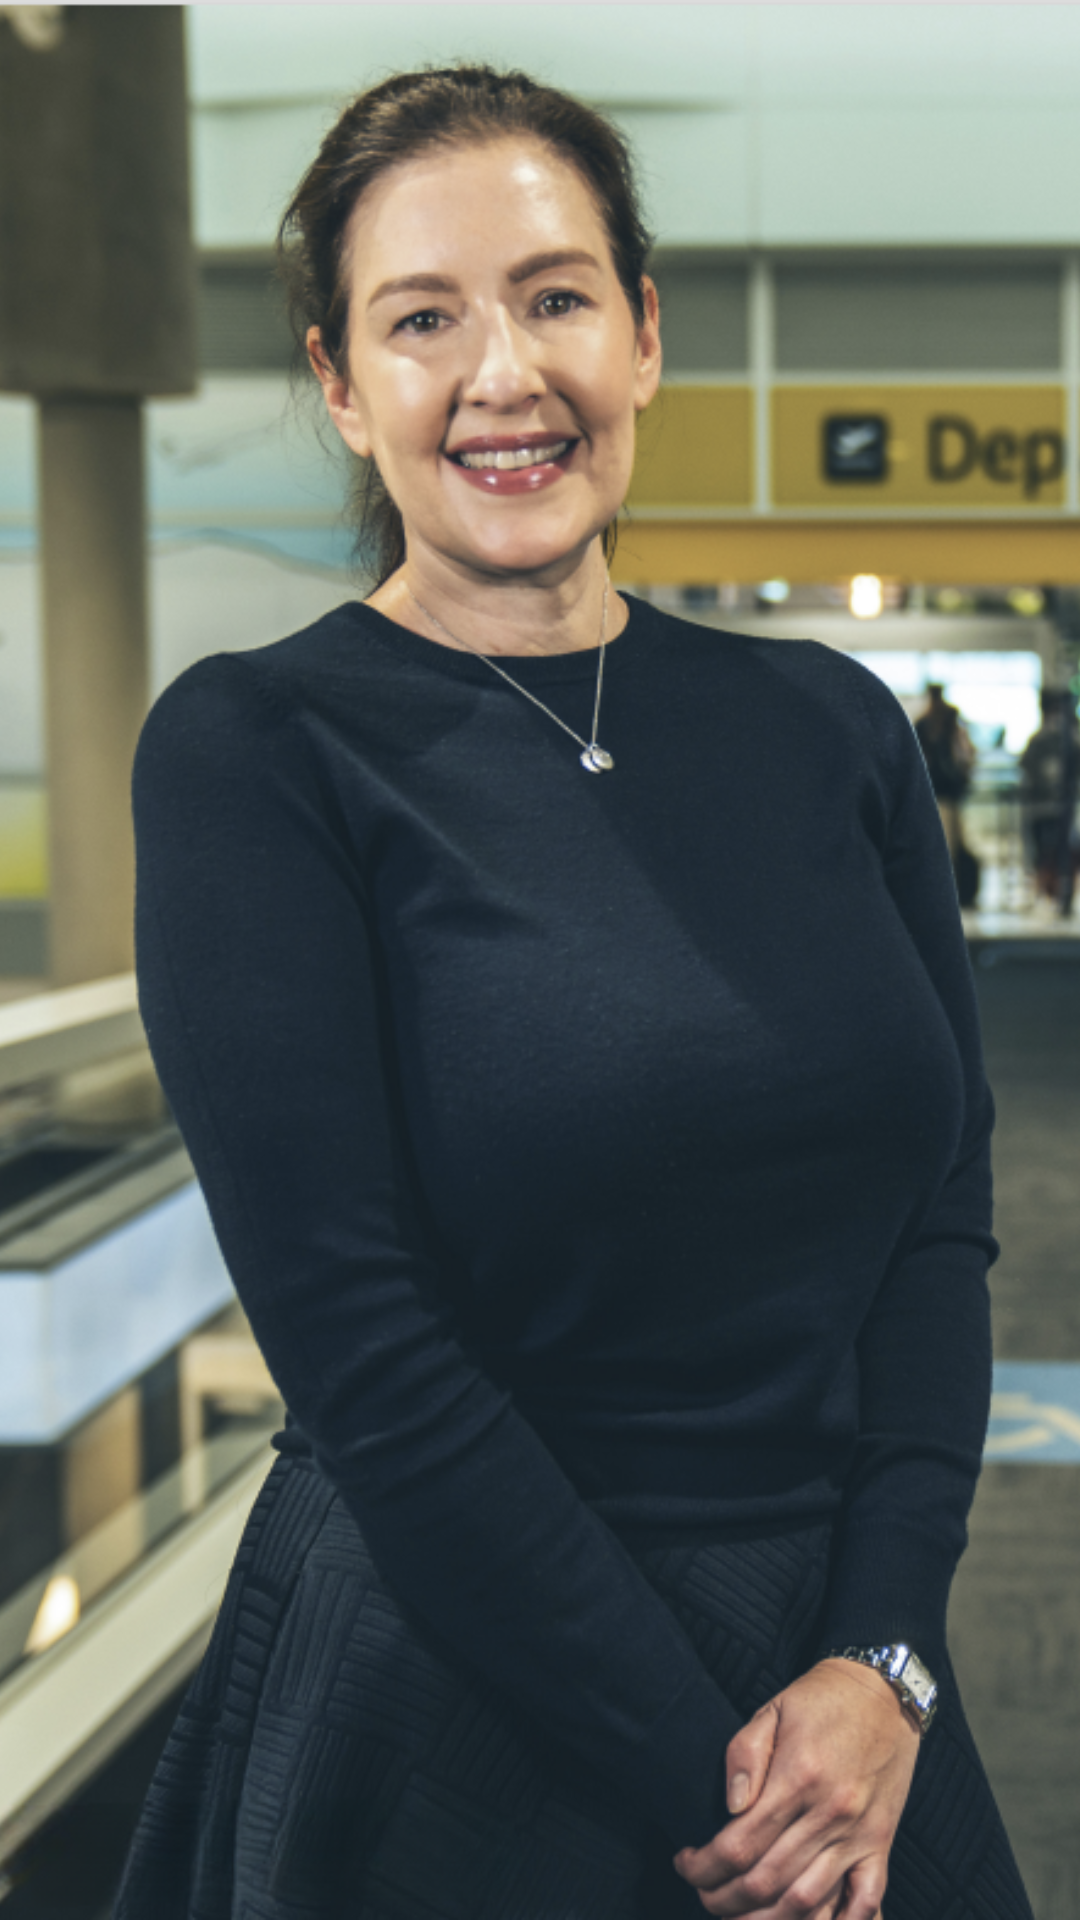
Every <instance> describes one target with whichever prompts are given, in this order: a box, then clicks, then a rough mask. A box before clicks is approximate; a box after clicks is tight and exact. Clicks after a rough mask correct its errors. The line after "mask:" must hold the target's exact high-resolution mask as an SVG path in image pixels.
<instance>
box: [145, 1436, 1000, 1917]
mask: <svg viewBox="0 0 1080 1920" xmlns="http://www.w3.org/2000/svg"><path fill="white" fill-rule="evenodd" d="M829 1539H830V1530H829V1529H828V1528H827V1527H821V1526H817V1527H811V1528H808V1529H805V1530H803V1531H800V1532H792V1533H784V1534H779V1535H774V1536H770V1537H769V1538H767V1539H760V1538H754V1539H743V1540H725V1541H723V1542H720V1543H716V1542H713V1543H711V1544H707V1545H702V1544H701V1542H700V1539H699V1540H698V1541H697V1542H694V1541H689V1540H688V1541H685V1542H683V1543H679V1542H678V1541H675V1542H667V1543H666V1544H664V1545H663V1546H656V1545H638V1546H636V1547H635V1546H633V1545H632V1544H631V1551H632V1552H634V1554H635V1558H636V1559H637V1561H638V1564H639V1565H640V1566H641V1568H642V1571H643V1572H644V1573H645V1575H646V1577H647V1578H648V1579H649V1580H650V1581H651V1582H652V1584H653V1585H654V1586H655V1587H656V1588H657V1589H658V1591H659V1592H660V1593H661V1594H662V1595H663V1596H664V1598H665V1599H666V1601H667V1602H668V1604H669V1605H670V1606H671V1608H672V1610H673V1612H674V1613H675V1614H676V1615H677V1616H678V1618H679V1619H680V1621H681V1622H682V1624H683V1626H684V1627H685V1629H686V1631H687V1632H688V1634H689V1635H690V1637H691V1639H692V1640H693V1642H694V1644H695V1646H696V1647H697V1650H698V1652H699V1655H700V1657H701V1659H702V1660H703V1661H704V1663H705V1665H706V1666H707V1667H708V1668H709V1670H710V1671H711V1672H712V1674H713V1675H714V1677H715V1678H716V1680H717V1681H718V1683H719V1684H720V1686H721V1687H723V1689H724V1690H725V1692H726V1693H727V1694H728V1696H729V1698H730V1699H731V1700H732V1701H733V1702H734V1703H735V1705H736V1706H737V1707H738V1709H739V1710H740V1712H742V1713H743V1714H744V1715H746V1716H747V1717H749V1715H750V1714H752V1713H754V1712H755V1711H756V1710H757V1708H758V1707H759V1706H761V1705H762V1704H763V1703H764V1702H765V1701H766V1700H767V1699H769V1698H770V1697H771V1696H772V1695H773V1694H774V1693H776V1692H778V1691H779V1689H780V1688H781V1687H783V1686H785V1685H786V1684H787V1683H788V1682H789V1681H790V1680H791V1679H793V1678H794V1677H795V1676H796V1675H797V1674H798V1673H799V1672H801V1671H804V1670H805V1666H806V1664H807V1653H808V1649H809V1648H810V1647H811V1646H812V1644H813V1640H814V1634H815V1627H816V1620H817V1615H818V1611H819V1608H820V1605H821V1601H822V1597H823V1593H824V1586H825V1579H826V1573H827V1564H828V1550H829ZM672 1851H673V1849H672V1845H671V1842H670V1840H669V1839H668V1837H667V1836H666V1835H665V1834H663V1833H662V1832H660V1831H659V1830H658V1829H656V1830H652V1829H650V1828H649V1827H648V1825H647V1823H645V1822H643V1821H642V1820H641V1818H640V1816H639V1815H637V1814H635V1813H634V1811H633V1810H632V1809H629V1808H627V1807H626V1806H624V1805H622V1804H620V1801H619V1798H618V1796H617V1795H616V1794H615V1793H614V1791H613V1790H612V1789H610V1788H609V1787H607V1786H606V1785H605V1784H604V1783H602V1782H600V1781H598V1780H597V1779H596V1778H595V1777H594V1776H593V1775H592V1774H591V1773H590V1772H589V1770H588V1769H587V1768H586V1767H585V1766H584V1764H583V1763H581V1762H579V1761H578V1760H577V1759H576V1757H575V1756H574V1755H572V1754H570V1753H568V1752H567V1751H566V1750H565V1749H563V1748H561V1747H556V1746H555V1745H554V1743H551V1742H549V1741H548V1740H547V1738H546V1737H545V1736H544V1735H543V1734H542V1733H541V1732H540V1731H539V1730H538V1729H537V1728H536V1727H535V1725H534V1724H533V1723H532V1722H530V1721H527V1720H526V1719H525V1716H524V1715H523V1714H521V1713H520V1712H519V1711H518V1710H517V1709H516V1708H515V1707H514V1706H513V1704H512V1703H510V1702H508V1701H507V1700H506V1699H505V1698H504V1697H503V1696H501V1695H500V1694H498V1693H497V1692H496V1691H495V1690H494V1689H492V1688H491V1687H490V1686H488V1685H486V1684H485V1682H484V1681H483V1679H482V1678H481V1677H479V1676H478V1675H477V1674H476V1673H475V1672H473V1671H472V1670H471V1669H469V1668H467V1667H466V1666H465V1665H464V1663H460V1662H458V1661H457V1660H456V1659H455V1657H454V1655H453V1654H452V1653H450V1652H449V1651H448V1650H447V1649H446V1648H445V1647H443V1646H442V1645H440V1644H436V1643H435V1642H434V1640H433V1638H432V1637H431V1636H430V1635H429V1634H428V1633H427V1632H426V1630H425V1629H424V1628H423V1627H422V1626H421V1625H419V1624H418V1623H417V1622H416V1621H415V1620H414V1619H412V1618H411V1617H409V1616H408V1615H407V1614H406V1612H405V1611H404V1610H403V1609H402V1608H401V1607H400V1606H399V1605H398V1603H397V1602H396V1601H395V1599H394V1597H393V1596H392V1594H391V1593H390V1592H388V1590H387V1588H386V1585H385V1583H384V1582H383V1581H382V1580H381V1579H380V1577H379V1575H378V1573H377V1571H376V1569H375V1567H374V1566H373V1564H372V1561H371V1558H370V1556H369V1554H368V1553H367V1551H366V1548H365V1546H364V1542H363V1540H362V1538H361V1536H360V1534H359V1532H358V1530H357V1527H356V1524H355V1522H354V1521H353V1519H352V1518H351V1516H350V1514H349V1513H348V1511H347V1510H346V1508H345V1506H344V1505H343V1503H342V1501H341V1500H340V1499H339V1498H338V1497H337V1495H336V1494H335V1493H334V1490H333V1488H332V1487H331V1486H330V1485H329V1484H328V1482H327V1481H326V1480H325V1478H324V1477H323V1475H322V1474H321V1473H320V1472H319V1471H318V1469H317V1468H316V1467H315V1465H314V1463H313V1462H312V1461H310V1460H309V1459H304V1458H296V1457H289V1456H285V1457H283V1458H281V1459H279V1460H278V1461H277V1462H276V1463H275V1465H274V1467H273V1468H272V1470H271V1472H270V1474H269V1477H268V1478H267V1480H266V1482H265V1484H264V1486H263V1488H262V1491H261V1492H260V1494H259V1497H258V1499H257V1501H256V1503H255V1506H254V1508H253V1509H252V1512H251V1516H250V1518H249V1520H248V1524H247V1527H246V1529H245V1532H244V1536H243V1539H242V1542H241V1545H240V1548H239V1551H238V1554H237V1558H236V1562H235V1565H234V1567H233V1570H232V1573H231V1576H230V1579H229V1583H228V1587H227V1590H226V1594H225V1598H224V1601H223V1603H222V1607H221V1611H220V1613H219V1616H218V1619H217V1623H216V1626H215V1630H214V1634H213V1637H212V1640H211V1643H210V1646H209V1648H208V1649H207V1652H206V1655H205V1657H204V1659H203V1662H202V1665H201V1667H200V1668H199V1670H198V1672H197V1674H196V1675H195V1678H194V1680H193V1682H192V1684H191V1686H190V1688H189V1689H188V1692H187V1694H186V1697H185V1699H184V1701H183V1704H182V1706H181V1709H180V1712H179V1716H178V1718H177V1721H176V1725H175V1727H174V1729H173V1731H172V1734H171V1735H170V1738H169V1740H168V1742H167V1744H166V1747H165V1750H164V1753H163V1754H162V1757H161V1760H160V1762H159V1764H158V1767H157V1771H156V1773H155V1775H154V1778H153V1781H152V1783H151V1786H150V1790H149V1793H148V1796H147V1799H146V1803H145V1806H144V1808H143V1811H142V1815H141V1818H140V1821H139V1825H138V1828H137V1830H136V1833H135V1837H134V1840H133V1842H132V1846H131V1851H130V1854H129V1857H128V1861H127V1865H126V1868H125V1872H124V1877H123V1883H122V1886H121V1889H120V1893H119V1897H118V1900H117V1904H116V1907H115V1909H114V1920H694V1917H695V1916H697V1920H700V1916H701V1915H702V1913H703V1909H702V1907H701V1905H700V1902H699V1901H698V1898H697V1895H696V1894H695V1893H694V1892H693V1890H692V1889H690V1888H689V1887H687V1886H686V1885H685V1883H684V1882H683V1881H681V1880H680V1879H679V1878H678V1876H677V1874H676V1873H675V1872H674V1869H673V1867H672V1864H671V1856H672ZM884 1911H885V1915H886V1920H1031V1911H1030V1908H1029V1906H1028V1902H1027V1899H1026V1896H1025V1894H1024V1889H1023V1886H1022V1884H1021V1881H1020V1876H1019V1873H1018V1871H1017V1868H1016V1864H1015V1862H1014V1860H1013V1856H1012V1853H1011V1851H1010V1848H1009V1843H1008V1840H1007V1839H1006V1836H1005V1831H1004V1828H1003V1827H1002V1824H1001V1819H1000V1817H999V1814H998V1811H997V1808H996V1806H995V1804H994V1799H993V1796H992V1794H991V1791H990V1787H989V1784H988V1782H987V1780H986V1776H985V1774H984V1772H983V1769H982V1767H981V1765H980V1762H979V1758H978V1755H977V1753H976V1751H975V1747H974V1744H973V1742H972V1739H971V1735H970V1733H969V1731H968V1728H967V1725H966V1723H965V1720H964V1716H963V1712H962V1709H961V1706H960V1701H959V1697H958V1695H957V1692H956V1687H955V1682H954V1681H953V1678H952V1675H951V1673H946V1675H945V1676H944V1684H943V1687H942V1703H941V1706H940V1709H939V1712H938V1716H937V1719H936V1721H935V1724H934V1727H933V1730H932V1732H931V1734H930V1736H929V1738H928V1739H927V1740H926V1741H925V1743H924V1745H923V1747H922V1750H921V1752H920V1755H919V1760H918V1763H917V1766H916V1771H915V1779H914V1783H913V1787H912V1792H911V1796H910V1799H909V1801H908V1805H907V1808H906V1810H905V1813H904V1817H903V1820H902V1822H901V1825H900V1829H899V1832H898V1834H897V1838H896V1842H895V1845H894V1848H893V1853H892V1861H891V1870H890V1881H889V1890H888V1893H887V1895H886V1898H885V1908H884Z"/></svg>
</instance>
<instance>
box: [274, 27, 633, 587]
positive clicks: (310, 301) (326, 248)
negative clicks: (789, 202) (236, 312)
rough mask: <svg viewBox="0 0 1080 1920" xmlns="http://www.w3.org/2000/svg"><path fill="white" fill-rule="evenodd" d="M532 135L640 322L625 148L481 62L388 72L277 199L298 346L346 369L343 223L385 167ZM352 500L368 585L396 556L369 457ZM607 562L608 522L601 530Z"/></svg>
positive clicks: (574, 110) (589, 117) (397, 561)
mask: <svg viewBox="0 0 1080 1920" xmlns="http://www.w3.org/2000/svg"><path fill="white" fill-rule="evenodd" d="M512 135H517V136H519V137H520V136H531V137H532V138H533V139H535V140H539V141H541V142H542V143H543V144H544V145H545V146H546V147H548V148H549V149H550V150H551V151H552V152H553V153H555V154H557V155H558V156H559V157H560V158H561V159H563V160H565V161H567V162H568V163H569V164H570V165H571V166H573V167H575V168H576V169H577V171H578V173H579V174H580V176H581V177H582V179H583V180H584V182H585V184H586V186H587V187H588V188H589V190H590V192H591V193H592V195H593V198H594V200H595V202H596V205H597V209H598V211H599V213H600V215H601V217H602V219H603V222H604V226H605V229H606V232H607V237H608V242H609V244H610V247H611V254H612V260H613V263H614V266H615V271H616V273H617V275H618V278H619V282H620V285H621V286H622V289H623V292H624V293H625V295H626V298H627V300H628V302H629V305H630V309H631V312H632V313H633V315H634V318H635V320H637V321H638V322H639V323H640V322H641V321H642V320H643V319H644V315H645V308H644V300H643V295H642V285H641V281H642V275H643V273H644V271H645V263H646V259H647V257H648V252H649V246H650V239H651V236H650V235H649V233H648V232H647V230H646V227H645V223H644V219H643V217H642V210H641V202H640V197H639V194H638V189H637V184H636V181H635V178H634V169H633V163H632V161H631V158H630V152H629V149H628V147H627V145H626V142H625V140H624V139H623V138H622V135H621V134H620V133H619V132H618V131H617V130H616V128H615V127H613V126H612V125H611V123H610V122H609V121H608V120H606V119H605V118H604V117H603V115H602V114H599V113H597V112H595V111H594V109H593V108H591V107H587V106H585V105H583V104H582V102H581V101H579V100H575V99H573V97H572V96H571V95H569V94H566V93H562V92H560V91H559V90H558V89H557V88H555V87H548V86H544V85H542V84H541V83H540V82H539V81H536V80H533V79H531V78H530V76H529V75H528V74H526V73H518V72H513V71H511V72H499V71H498V70H497V69H496V68H494V67H490V66H468V65H460V66H454V67H441V68H434V67H432V68H424V69H422V70H420V71H418V72H416V73H399V74H394V75H393V76H392V77H391V78H390V79H389V80H383V81H381V82H380V83H379V84H378V85H377V86H374V87H369V88H368V89H367V90H366V92H364V93H361V94H360V95H358V97H357V98H356V99H355V100H353V101H352V102H351V104H350V105H349V106H348V107H346V109H345V111H344V113H343V114H342V115H341V117H340V119H339V120H338V121H337V124H336V125H335V126H334V127H332V128H331V130H330V132H329V133H328V134H327V136H326V138H325V139H324V141H323V143H322V146H321V147H320V148H319V152H318V154H317V156H316V158H315V160H314V161H313V162H312V164H311V166H310V167H309V168H308V170H307V172H306V173H305V175H304V177H303V179H302V180H301V182H300V184H299V186H298V187H297V189H296V192H295V193H294V194H293V197H292V199H291V200H290V202H289V205H288V206H287V208H286V210H285V213H284V215H283V217H282V221H281V225H280V228H279V230H278V266H279V271H280V273H281V277H282V279H283V281H284V284H285V292H286V299H287V304H288V311H289V319H290V322H291V325H292V330H293V334H294V337H295V339H296V342H297V347H298V350H299V353H300V354H301V355H305V354H306V349H305V346H304V341H305V336H306V334H307V330H308V328H309V327H318V328H319V330H320V333H321V335H322V341H323V347H324V350H325V352H326V355H327V357H328V359H329V360H330V363H331V365H332V366H333V367H334V368H335V369H336V370H337V371H338V372H339V373H343V372H344V371H345V357H346V352H347V347H348V328H349V296H348V265H349V262H348V258H347V248H346V240H347V233H348V225H349V219H350V216H351V214H352V212H353V209H354V208H355V206H356V205H357V203H358V201H359V200H360V199H361V197H362V196H363V194H364V193H366V192H367V190H368V188H369V187H371V186H372V185H373V184H374V182H375V181H376V180H377V179H379V177H380V176H381V175H382V174H384V173H386V172H387V171H388V169H389V168H391V167H394V166H398V165H400V164H401V162H403V161H406V160H413V159H416V158H417V157H418V156H419V155H420V154H423V153H426V152H429V151H430V150H431V149H432V148H433V147H440V146H444V147H452V146H470V145H474V144H479V143H482V142H488V141H492V140H498V139H505V138H506V137H507V136H512ZM352 507H353V513H354V519H355V522H356V532H357V544H358V549H360V550H361V551H362V552H363V554H364V557H365V559H369V558H370V559H371V560H373V562H374V572H375V574H376V577H377V582H378V584H380V585H381V583H382V582H383V581H384V580H386V579H388V578H389V576H390V574H392V573H393V572H394V571H395V570H396V569H397V568H398V567H399V566H400V565H401V563H402V561H403V560H404V558H405V532H404V527H403V524H402V519H401V514H400V512H399V511H398V508H397V506H396V505H395V503H394V501H393V500H392V499H391V498H390V495H389V493H388V492H387V490H386V487H385V485H384V484H383V480H382V476H381V475H380V473H379V471H378V468H377V467H376V464H375V462H374V460H365V461H361V462H360V463H359V473H358V477H357V481H356V484H355V486H354V488H353V494H352ZM604 545H605V550H606V552H607V554H608V557H609V559H610V556H611V553H612V551H613V550H614V545H615V527H614V525H612V526H610V527H608V528H607V530H606V532H605V535H604Z"/></svg>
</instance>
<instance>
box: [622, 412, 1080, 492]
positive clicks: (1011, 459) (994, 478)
mask: <svg viewBox="0 0 1080 1920" xmlns="http://www.w3.org/2000/svg"><path fill="white" fill-rule="evenodd" d="M768 410H769V411H768V421H769V427H768V438H769V450H770V469H771V471H770V474H769V484H768V487H767V488H766V489H765V491H764V497H763V498H761V499H760V500H759V501H758V502H757V503H756V504H757V513H758V514H761V513H762V512H764V514H765V515H768V514H769V513H775V514H783V513H785V512H788V511H790V510H796V511H797V510H800V509H801V510H803V511H805V510H808V509H809V510H811V511H812V510H814V509H819V510H820V509H823V508H824V509H826V510H827V511H828V512H829V513H830V514H833V513H835V512H837V511H839V512H840V513H845V512H849V513H851V514H852V515H853V516H854V517H865V516H866V515H867V514H868V513H869V514H871V515H873V514H874V513H884V514H886V515H887V514H888V512H889V511H890V509H899V510H901V511H902V512H903V511H906V512H910V511H911V510H912V509H917V510H919V511H926V512H928V513H929V515H930V517H933V516H934V515H936V514H938V513H940V514H942V515H943V516H948V515H950V514H955V513H956V512H957V511H958V510H960V511H962V512H970V511H973V510H974V511H975V512H976V513H977V512H978V511H979V510H981V509H990V510H994V509H996V510H997V512H998V513H1002V512H1004V513H1006V514H1009V515H1012V514H1014V513H1019V514H1020V515H1021V516H1023V515H1025V514H1026V513H1030V512H1034V513H1040V512H1041V513H1046V512H1047V511H1048V510H1049V511H1051V512H1052V511H1053V510H1055V509H1056V510H1058V511H1061V510H1062V509H1063V508H1064V507H1065V503H1066V488H1065V465H1066V444H1065V416H1066V403H1065V393H1064V389H1063V388H1062V387H1060V386H1056V385H1052V384H1050V383H1046V384H1040V385H1037V386H1036V385H1030V386H1021V385H1018V384H1017V385H1005V384H1000V385H979V386H975V385H963V384H960V383H957V382H952V381H935V382H932V383H931V382H927V383H926V384H920V385H911V386H908V385H903V386H901V385H880V386H879V385H874V384H870V383H867V384H865V385H864V384H860V385H854V384H852V385H843V386H841V385H839V384H838V385H835V386H818V385H814V386H776V387H774V388H773V389H772V391H771V392H770V394H769V396H768ZM753 422H754V394H753V391H752V389H751V388H750V387H749V386H740V385H735V384H731V385H726V384H717V385H709V384H707V383H705V382H704V381H703V382H701V383H700V384H699V383H697V382H694V383H690V382H686V383H685V384H684V383H673V384H672V385H670V386H664V387H662V388H661V390H660V392H659V394H658V395H657V397H656V399H655V400H654V401H653V403H652V405H651V406H650V407H649V408H648V410H647V412H646V413H645V414H644V415H643V416H642V417H641V419H640V420H639V422H638V433H637V458H636V464H635V468H634V478H633V485H632V487H631V490H630V499H629V505H630V508H631V513H632V514H633V513H634V512H636V513H637V514H638V516H639V517H642V518H645V519H648V518H649V517H650V515H656V517H658V518H660V519H672V518H677V517H679V516H680V515H685V516H687V517H688V518H689V519H707V518H709V517H710V516H711V515H712V514H715V515H717V516H718V517H719V518H721V519H728V518H731V517H732V516H735V517H736V518H740V517H742V515H744V514H746V513H748V512H752V511H754V509H755V483H754V426H753Z"/></svg>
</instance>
